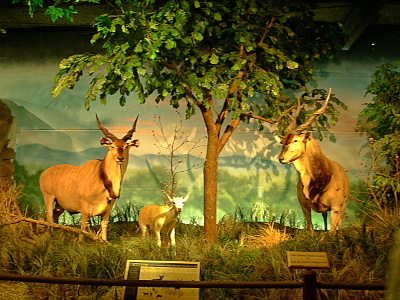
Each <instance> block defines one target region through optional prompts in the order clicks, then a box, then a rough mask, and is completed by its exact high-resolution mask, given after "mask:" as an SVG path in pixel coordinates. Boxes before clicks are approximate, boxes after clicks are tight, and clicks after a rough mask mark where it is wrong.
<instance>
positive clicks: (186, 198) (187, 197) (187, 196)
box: [184, 191, 191, 202]
mask: <svg viewBox="0 0 400 300" xmlns="http://www.w3.org/2000/svg"><path fill="white" fill-rule="evenodd" d="M190 193H191V191H189V193H187V194H186V196H185V199H184V200H185V202H186V201H187V200H188V199H189V196H190Z"/></svg>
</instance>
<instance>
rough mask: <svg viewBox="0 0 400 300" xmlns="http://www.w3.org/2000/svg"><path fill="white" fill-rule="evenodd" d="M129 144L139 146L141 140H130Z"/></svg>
mask: <svg viewBox="0 0 400 300" xmlns="http://www.w3.org/2000/svg"><path fill="white" fill-rule="evenodd" d="M128 145H129V146H130V147H136V148H137V147H139V145H140V141H139V140H133V141H130V142H129V143H128Z"/></svg>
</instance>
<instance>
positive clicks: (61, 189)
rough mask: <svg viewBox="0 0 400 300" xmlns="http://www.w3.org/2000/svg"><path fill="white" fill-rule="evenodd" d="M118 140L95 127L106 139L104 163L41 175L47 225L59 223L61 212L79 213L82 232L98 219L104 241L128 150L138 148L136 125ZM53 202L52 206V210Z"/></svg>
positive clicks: (64, 167)
mask: <svg viewBox="0 0 400 300" xmlns="http://www.w3.org/2000/svg"><path fill="white" fill-rule="evenodd" d="M138 117H139V116H137V117H136V120H135V121H134V123H133V126H132V128H131V129H130V130H129V131H128V133H127V134H126V135H125V136H124V137H123V138H121V139H119V138H117V137H116V136H115V135H114V134H112V133H110V132H109V131H108V130H107V129H106V128H105V127H103V126H102V125H101V123H100V120H99V118H98V117H97V114H96V119H97V124H98V127H99V129H100V130H101V131H102V132H103V134H104V136H105V137H101V138H100V143H101V144H102V145H103V146H107V147H108V152H107V154H106V156H105V158H104V159H103V160H100V159H94V160H90V161H88V162H87V163H85V164H83V165H81V166H75V165H68V164H62V165H56V166H52V167H50V168H48V169H46V170H45V171H43V173H42V174H41V176H40V179H39V181H40V189H41V191H42V194H43V198H44V203H45V205H46V209H47V215H46V218H47V222H49V223H53V222H57V221H58V217H59V216H60V215H61V214H62V213H63V211H64V210H66V211H68V212H70V213H81V215H82V222H81V229H82V230H86V229H88V218H90V217H93V216H98V215H100V216H101V238H102V239H103V240H105V241H106V240H107V226H108V220H109V217H110V213H111V210H112V208H113V205H114V203H115V201H116V199H117V198H119V196H120V191H121V183H122V179H123V177H124V174H125V171H126V168H127V166H128V161H129V149H130V148H131V147H139V140H132V135H133V133H134V132H135V131H136V123H137V120H138ZM54 203H55V207H54Z"/></svg>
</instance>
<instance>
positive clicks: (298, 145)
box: [279, 89, 350, 232]
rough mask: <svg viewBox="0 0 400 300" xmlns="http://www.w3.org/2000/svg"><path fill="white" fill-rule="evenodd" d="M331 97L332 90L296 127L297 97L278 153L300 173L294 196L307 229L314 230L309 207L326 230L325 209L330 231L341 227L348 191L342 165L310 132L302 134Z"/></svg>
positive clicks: (299, 106)
mask: <svg viewBox="0 0 400 300" xmlns="http://www.w3.org/2000/svg"><path fill="white" fill-rule="evenodd" d="M330 96H331V89H330V90H329V93H328V96H327V98H326V100H325V103H324V104H323V106H322V107H321V108H320V109H319V110H317V111H315V112H314V113H313V114H311V115H310V116H309V118H308V119H307V121H306V122H305V123H304V124H302V125H300V126H298V127H296V119H297V117H298V115H299V113H300V110H301V105H300V100H299V103H298V106H297V109H296V111H295V112H294V113H293V115H292V117H291V119H292V120H291V123H290V124H289V126H288V127H287V129H286V131H285V133H286V135H285V137H284V138H282V139H281V143H282V144H283V148H282V151H281V154H280V156H279V161H280V162H281V163H282V164H290V163H292V164H293V166H294V167H295V169H296V170H297V172H298V173H299V181H298V183H297V197H298V199H299V202H300V205H301V208H302V210H303V213H304V216H305V218H306V221H307V228H308V229H309V230H313V225H312V222H311V209H313V210H314V211H315V212H317V213H322V216H323V218H324V225H325V230H327V226H328V225H327V212H328V211H331V226H330V231H331V232H332V231H336V227H338V228H339V229H341V228H342V222H343V217H344V213H345V210H346V206H347V200H348V197H349V194H350V183H349V179H348V177H347V174H346V173H345V170H344V169H343V167H342V166H341V165H340V164H338V163H337V162H335V161H332V160H330V159H329V158H327V157H326V156H325V155H324V154H323V153H322V151H321V148H320V147H319V145H318V143H317V142H316V141H315V140H314V139H313V138H312V136H311V132H307V133H302V132H303V131H304V130H306V129H308V128H309V127H310V126H311V124H312V122H313V121H314V120H315V119H316V118H317V117H318V116H319V115H320V114H323V113H324V112H325V111H326V108H327V106H328V103H329V99H330Z"/></svg>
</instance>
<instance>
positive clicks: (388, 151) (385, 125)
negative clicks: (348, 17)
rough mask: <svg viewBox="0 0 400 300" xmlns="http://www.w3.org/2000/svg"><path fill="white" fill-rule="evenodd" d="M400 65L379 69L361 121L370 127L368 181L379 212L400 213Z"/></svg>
mask: <svg viewBox="0 0 400 300" xmlns="http://www.w3.org/2000/svg"><path fill="white" fill-rule="evenodd" d="M399 65H400V61H398V62H395V63H393V64H384V65H382V66H378V67H377V68H376V71H375V72H374V74H373V75H372V82H371V83H370V85H369V86H368V87H367V94H372V95H375V96H374V97H373V99H372V102H371V103H366V104H365V105H366V108H364V110H363V111H362V112H361V113H360V117H366V123H367V124H369V125H370V128H368V129H367V134H368V136H369V137H370V139H369V141H370V142H369V147H370V150H371V155H370V163H369V166H370V171H369V175H368V178H367V179H366V180H365V182H366V184H367V188H368V192H369V194H370V198H371V200H372V202H373V204H374V205H376V206H377V208H378V209H381V210H382V209H385V208H389V209H395V210H396V211H397V210H398V209H399V200H400V199H399V197H400V164H399V154H400V135H399V132H400V103H399V99H400V71H398V67H399Z"/></svg>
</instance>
